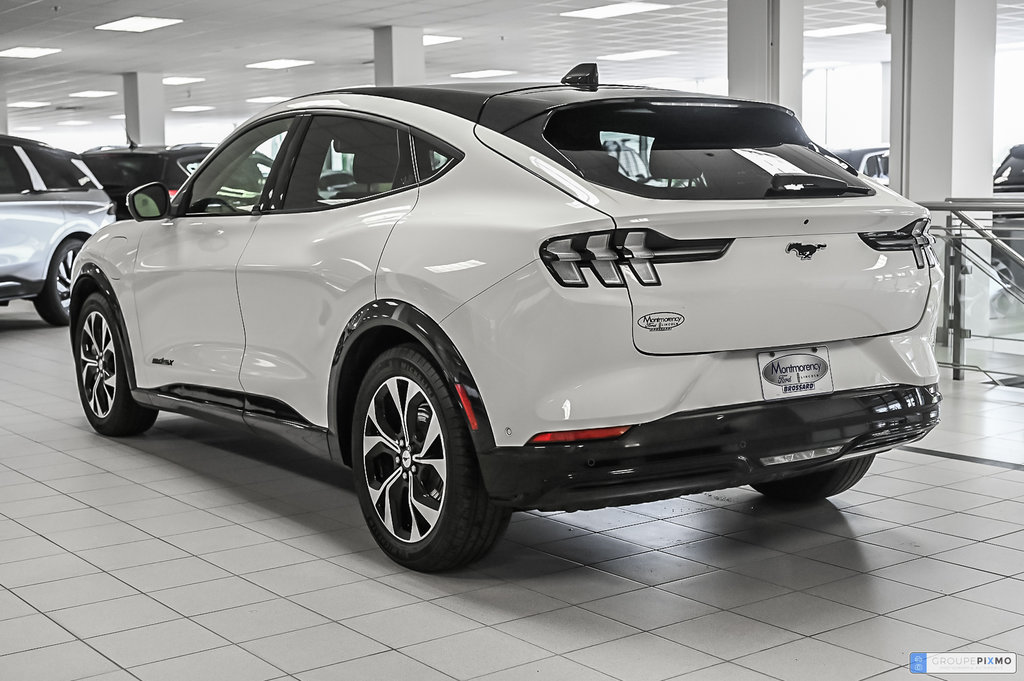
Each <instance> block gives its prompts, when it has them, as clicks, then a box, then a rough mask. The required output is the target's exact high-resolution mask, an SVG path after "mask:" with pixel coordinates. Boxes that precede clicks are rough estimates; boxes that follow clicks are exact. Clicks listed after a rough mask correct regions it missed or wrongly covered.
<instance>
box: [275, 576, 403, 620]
mask: <svg viewBox="0 0 1024 681" xmlns="http://www.w3.org/2000/svg"><path fill="white" fill-rule="evenodd" d="M291 601H292V602H294V603H298V604H299V605H304V606H305V607H307V608H309V609H310V610H312V611H314V612H318V613H320V614H321V615H324V616H326V617H327V618H329V619H332V620H343V619H347V618H349V617H358V616H359V615H367V614H369V613H373V612H380V611H381V610H390V609H391V608H397V607H400V606H403V605H410V604H412V603H415V602H416V601H417V599H416V598H414V597H413V596H410V595H409V594H407V593H405V592H403V591H399V590H398V589H393V588H391V587H390V586H387V585H386V584H380V583H378V582H373V581H368V580H362V581H359V582H352V583H350V584H343V585H341V586H334V587H330V588H329V589H320V590H319V591H309V592H306V593H303V594H298V595H296V596H292V597H291Z"/></svg>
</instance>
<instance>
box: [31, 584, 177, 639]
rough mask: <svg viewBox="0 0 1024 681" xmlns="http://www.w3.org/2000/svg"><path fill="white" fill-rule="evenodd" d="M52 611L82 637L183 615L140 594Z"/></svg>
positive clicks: (55, 616)
mask: <svg viewBox="0 0 1024 681" xmlns="http://www.w3.org/2000/svg"><path fill="white" fill-rule="evenodd" d="M49 615H50V617H52V618H53V619H54V620H56V621H57V623H58V624H60V625H61V626H62V627H64V628H65V629H67V630H68V631H70V632H71V633H73V634H74V635H75V636H78V637H79V638H91V637H93V636H102V635H103V634H111V633H114V632H116V631H124V630H126V629H134V628H136V627H144V626H146V625H147V624H157V623H159V622H167V621H170V620H173V619H177V618H178V617H180V615H178V613H176V612H174V611H173V610H171V609H170V608H167V607H166V606H164V605H161V604H160V603H158V602H157V601H155V600H153V599H152V598H150V597H149V596H144V595H141V594H140V595H137V596H125V597H124V598H115V599H112V600H109V601H100V602H98V603H90V604H88V605H78V606H75V607H73V608H65V609H63V610H54V611H53V612H51V613H49Z"/></svg>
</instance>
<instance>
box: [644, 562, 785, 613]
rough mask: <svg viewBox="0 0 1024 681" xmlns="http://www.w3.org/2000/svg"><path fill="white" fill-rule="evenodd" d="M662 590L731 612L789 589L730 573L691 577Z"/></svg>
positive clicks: (665, 586)
mask: <svg viewBox="0 0 1024 681" xmlns="http://www.w3.org/2000/svg"><path fill="white" fill-rule="evenodd" d="M660 588H662V589H664V590H665V591H671V592H672V593H676V594H679V595H680V596H686V597H687V598H692V599H693V600H695V601H700V602H702V603H707V604H708V605H713V606H715V607H716V608H724V609H732V608H735V607H738V606H741V605H747V604H748V603H755V602H757V601H763V600H765V599H768V598H773V597H775V596H781V595H782V594H784V593H789V589H787V588H786V587H783V586H779V585H778V584H772V583H771V582H765V581H763V580H760V579H754V578H753V577H747V576H745V575H739V574H736V573H735V572H729V571H727V570H718V571H717V572H709V573H706V574H703V575H697V576H696V577H688V578H686V579H681V580H679V581H677V582H670V583H668V584H662V585H661V587H660Z"/></svg>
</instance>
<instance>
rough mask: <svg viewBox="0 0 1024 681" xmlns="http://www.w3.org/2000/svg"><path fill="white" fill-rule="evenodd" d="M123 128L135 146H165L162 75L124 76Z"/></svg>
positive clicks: (139, 74)
mask: <svg viewBox="0 0 1024 681" xmlns="http://www.w3.org/2000/svg"><path fill="white" fill-rule="evenodd" d="M124 126H125V132H126V133H127V134H128V138H129V140H130V141H132V142H135V143H136V144H157V145H162V144H163V143H164V84H163V74H160V73H126V74H124Z"/></svg>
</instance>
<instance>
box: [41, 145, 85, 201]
mask: <svg viewBox="0 0 1024 681" xmlns="http://www.w3.org/2000/svg"><path fill="white" fill-rule="evenodd" d="M25 154H26V155H27V156H28V158H29V160H30V161H32V165H34V166H35V167H36V170H37V171H39V176H40V177H41V178H43V184H45V185H46V188H47V189H53V190H57V191H62V190H63V191H67V190H70V189H96V188H97V187H96V183H95V182H94V181H93V177H92V173H90V172H89V170H88V168H86V167H85V164H84V163H82V161H81V160H80V159H77V158H73V157H71V156H70V155H68V154H66V153H63V152H60V151H57V150H55V149H46V148H43V147H25Z"/></svg>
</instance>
